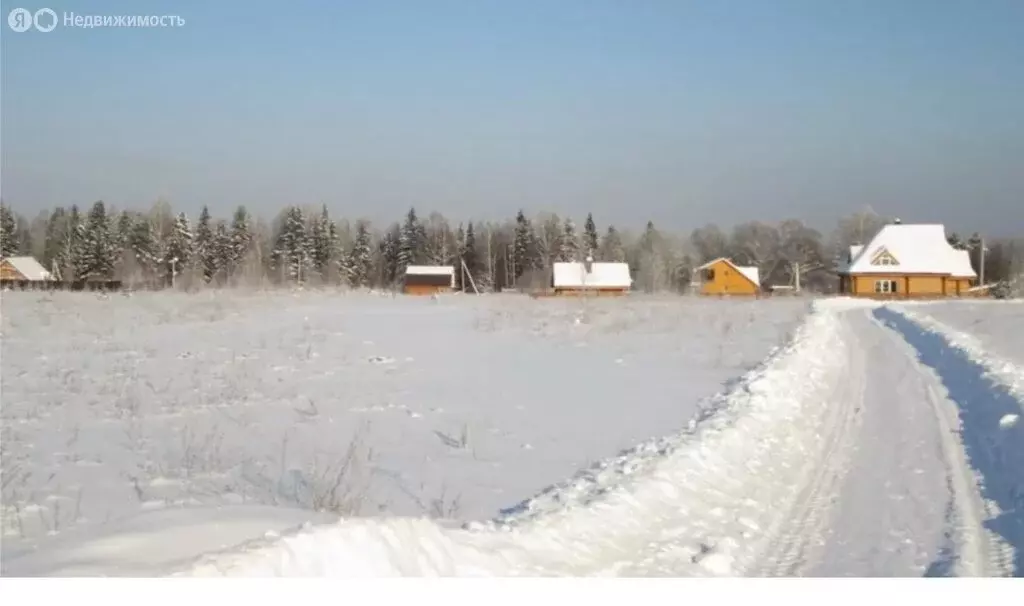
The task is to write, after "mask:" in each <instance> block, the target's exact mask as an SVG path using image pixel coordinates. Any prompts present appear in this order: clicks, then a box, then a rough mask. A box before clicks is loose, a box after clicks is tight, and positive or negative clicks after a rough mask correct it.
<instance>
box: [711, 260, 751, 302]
mask: <svg viewBox="0 0 1024 606" xmlns="http://www.w3.org/2000/svg"><path fill="white" fill-rule="evenodd" d="M697 273H698V275H697V283H698V284H699V285H700V290H699V292H700V294H702V295H757V294H759V293H760V292H761V276H760V272H759V271H758V269H757V268H756V267H745V266H741V265H736V264H735V263H733V262H732V261H731V260H729V259H727V258H725V257H719V258H717V259H715V260H714V261H708V262H707V263H705V264H704V265H701V266H700V267H698V268H697Z"/></svg>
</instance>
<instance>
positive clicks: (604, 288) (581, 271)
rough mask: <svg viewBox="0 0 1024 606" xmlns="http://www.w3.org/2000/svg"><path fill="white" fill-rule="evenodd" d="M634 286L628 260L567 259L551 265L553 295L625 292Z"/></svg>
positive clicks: (611, 294) (617, 293) (616, 293)
mask: <svg viewBox="0 0 1024 606" xmlns="http://www.w3.org/2000/svg"><path fill="white" fill-rule="evenodd" d="M632 286H633V277H632V276H631V275H630V272H629V264H628V263H618V262H602V261H594V259H593V258H592V257H587V259H586V260H585V261H583V262H579V261H570V262H560V263H552V264H551V287H552V289H553V292H554V294H555V295H556V296H577V295H598V296H600V295H606V296H607V295H610V296H615V295H625V294H627V293H628V292H629V290H630V288H631V287H632Z"/></svg>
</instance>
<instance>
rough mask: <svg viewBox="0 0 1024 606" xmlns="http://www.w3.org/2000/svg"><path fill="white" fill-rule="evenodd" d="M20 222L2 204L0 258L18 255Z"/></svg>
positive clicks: (0, 213)
mask: <svg viewBox="0 0 1024 606" xmlns="http://www.w3.org/2000/svg"><path fill="white" fill-rule="evenodd" d="M17 232H18V222H17V220H16V219H15V217H14V212H13V211H12V210H11V209H10V207H9V206H7V205H6V204H0V257H13V256H16V255H17V254H18V249H19V247H20V246H19V243H18V234H17Z"/></svg>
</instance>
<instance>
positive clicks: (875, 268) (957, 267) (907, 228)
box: [841, 223, 976, 278]
mask: <svg viewBox="0 0 1024 606" xmlns="http://www.w3.org/2000/svg"><path fill="white" fill-rule="evenodd" d="M853 249H854V247H850V252H851V254H852V253H853ZM883 250H885V251H888V253H889V254H890V255H891V256H892V257H893V258H894V259H895V260H896V263H895V264H893V265H876V264H873V263H872V261H873V260H874V259H875V258H876V256H877V255H878V253H879V252H881V251H883ZM841 271H842V272H843V273H849V274H893V273H896V274H937V275H948V276H953V277H955V278H973V277H975V276H976V274H975V273H974V269H973V268H972V267H971V257H970V254H969V253H968V252H967V251H966V250H956V249H955V248H953V247H952V246H950V244H949V242H948V241H946V229H945V227H944V226H942V225H941V224H932V223H927V224H918V225H911V224H902V223H896V224H892V225H886V226H885V227H883V228H882V229H881V230H879V232H878V233H877V234H875V237H874V238H872V239H871V241H870V242H868V244H867V245H866V246H864V247H862V248H861V250H859V251H857V254H856V255H855V256H854V257H853V261H852V262H851V263H850V264H849V267H847V268H846V269H845V271H843V270H842V269H841Z"/></svg>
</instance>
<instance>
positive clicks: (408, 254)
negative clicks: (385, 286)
mask: <svg viewBox="0 0 1024 606" xmlns="http://www.w3.org/2000/svg"><path fill="white" fill-rule="evenodd" d="M425 240H426V238H425V233H424V227H423V225H422V224H421V223H420V220H419V218H418V217H417V216H416V209H415V208H410V209H409V212H408V214H406V216H405V223H404V224H402V229H401V231H400V232H399V235H398V261H397V263H396V266H395V272H396V278H400V277H402V276H404V275H405V268H406V267H409V266H410V265H416V264H417V263H418V262H419V261H420V259H421V258H422V250H423V243H424V241H425Z"/></svg>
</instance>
